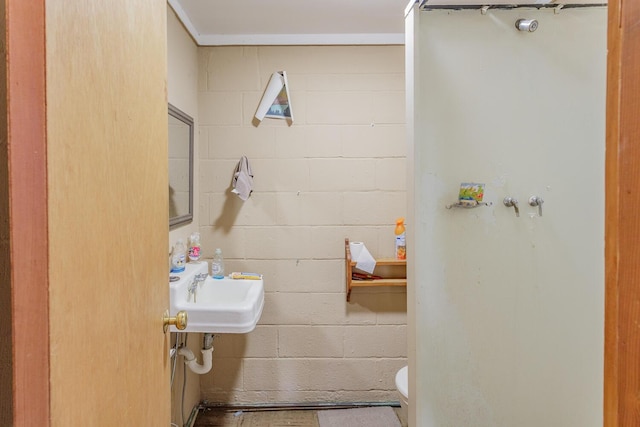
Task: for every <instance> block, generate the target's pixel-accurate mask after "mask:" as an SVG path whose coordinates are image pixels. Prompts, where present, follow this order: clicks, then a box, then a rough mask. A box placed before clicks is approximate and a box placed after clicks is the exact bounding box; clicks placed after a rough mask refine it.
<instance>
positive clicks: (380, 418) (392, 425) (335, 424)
mask: <svg viewBox="0 0 640 427" xmlns="http://www.w3.org/2000/svg"><path fill="white" fill-rule="evenodd" d="M318 421H319V422H320V427H347V426H348V427H400V420H398V416H397V415H396V413H395V411H394V410H393V408H391V407H390V406H375V407H371V408H354V409H327V410H322V411H318Z"/></svg>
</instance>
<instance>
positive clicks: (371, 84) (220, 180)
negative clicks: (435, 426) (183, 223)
mask: <svg viewBox="0 0 640 427" xmlns="http://www.w3.org/2000/svg"><path fill="white" fill-rule="evenodd" d="M198 52H199V72H198V79H199V82H198V84H199V95H198V98H199V106H198V111H199V123H200V126H199V132H200V141H201V144H200V156H199V157H200V158H199V170H200V173H199V195H200V198H199V200H200V203H199V210H200V211H199V218H200V227H199V229H200V232H201V234H202V238H203V241H202V243H203V252H204V255H205V257H207V258H210V257H211V256H212V255H213V252H214V250H215V248H216V247H220V248H222V250H223V253H224V256H225V260H226V271H227V272H230V271H252V272H253V271H255V272H260V273H263V274H264V278H265V290H266V297H265V300H266V301H265V307H264V312H263V314H262V318H261V320H260V322H259V325H258V326H257V328H256V329H255V330H254V331H253V332H251V333H248V334H243V335H224V334H223V335H218V336H217V337H216V340H215V342H214V347H215V350H214V367H213V372H212V373H209V374H207V375H204V376H202V377H201V393H202V398H203V399H204V400H208V401H211V402H225V403H280V402H289V403H296V402H316V401H320V402H362V401H388V400H398V397H397V394H396V390H395V382H394V377H395V374H396V372H397V370H398V369H399V368H401V367H402V366H404V365H405V364H406V351H407V350H406V347H407V346H406V292H405V290H404V289H397V288H396V289H391V288H378V289H373V288H370V289H363V288H360V289H356V290H354V291H353V294H352V298H351V302H350V303H347V302H346V297H345V266H344V239H345V237H348V238H350V239H351V240H353V241H363V242H364V243H365V244H366V246H367V248H368V249H369V250H370V252H371V253H372V254H373V255H374V256H378V257H390V256H392V254H393V245H394V234H393V230H394V226H395V218H396V217H399V216H404V215H405V214H406V171H405V168H406V160H405V153H406V141H405V117H404V114H405V87H404V47H403V46H326V47H325V46H315V47H309V46H303V47H290V46H288V47H207V48H204V47H202V48H199V49H198ZM282 70H284V71H287V74H288V80H289V85H290V93H291V104H292V110H293V115H294V122H293V124H292V125H288V124H287V123H286V122H285V121H280V120H273V119H265V120H264V121H263V122H262V123H259V124H257V125H256V122H255V120H254V118H253V115H254V113H255V110H256V108H257V106H258V103H259V101H260V98H261V96H262V93H263V90H264V88H265V87H266V84H267V82H268V79H269V77H270V75H271V73H273V72H274V71H282ZM242 155H246V156H247V157H248V158H249V161H250V164H251V167H252V169H253V173H254V192H253V194H252V195H251V197H250V199H249V200H247V201H246V202H242V201H241V200H240V199H239V198H238V197H237V196H235V195H234V194H231V193H230V189H231V187H230V184H231V178H232V174H233V170H234V167H235V165H236V163H237V162H238V160H239V158H240V156H242ZM410 226H411V225H410V224H409V228H410Z"/></svg>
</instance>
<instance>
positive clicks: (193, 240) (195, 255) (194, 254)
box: [189, 232, 200, 261]
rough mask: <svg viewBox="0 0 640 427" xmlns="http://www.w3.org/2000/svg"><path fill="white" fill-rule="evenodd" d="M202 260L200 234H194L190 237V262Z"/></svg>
mask: <svg viewBox="0 0 640 427" xmlns="http://www.w3.org/2000/svg"><path fill="white" fill-rule="evenodd" d="M199 259H200V233H198V232H194V233H191V236H189V261H198V260H199Z"/></svg>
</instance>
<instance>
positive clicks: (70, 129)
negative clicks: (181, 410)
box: [45, 0, 170, 427]
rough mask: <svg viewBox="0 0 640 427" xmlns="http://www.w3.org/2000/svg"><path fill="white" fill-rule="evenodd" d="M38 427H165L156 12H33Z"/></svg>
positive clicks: (163, 107) (163, 146)
mask: <svg viewBox="0 0 640 427" xmlns="http://www.w3.org/2000/svg"><path fill="white" fill-rule="evenodd" d="M45 17H46V19H45V22H46V88H47V90H46V96H47V109H46V113H47V170H48V173H47V180H48V182H47V184H48V193H47V205H48V218H49V221H48V224H49V231H48V235H49V239H48V240H49V249H48V251H49V298H50V301H49V319H50V323H49V335H50V360H49V362H50V363H49V366H50V402H51V409H50V410H51V414H50V416H51V425H52V426H80V425H82V426H105V427H106V426H116V425H135V426H168V425H169V423H170V386H169V369H168V366H169V363H168V334H164V333H163V330H162V314H163V312H164V310H166V309H167V308H168V307H169V301H168V295H169V293H168V286H167V277H168V262H167V260H168V252H167V251H168V224H169V220H168V172H167V99H166V67H167V66H166V61H167V54H166V50H167V48H166V44H167V41H166V2H165V1H164V0H151V1H144V2H131V1H125V0H115V1H109V2H105V1H103V0H54V1H47V2H45Z"/></svg>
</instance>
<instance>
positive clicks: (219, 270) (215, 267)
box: [211, 248, 224, 279]
mask: <svg viewBox="0 0 640 427" xmlns="http://www.w3.org/2000/svg"><path fill="white" fill-rule="evenodd" d="M211 276H213V278H214V279H222V278H223V277H224V259H223V258H222V249H220V248H217V249H216V251H215V253H214V254H213V260H212V261H211Z"/></svg>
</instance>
